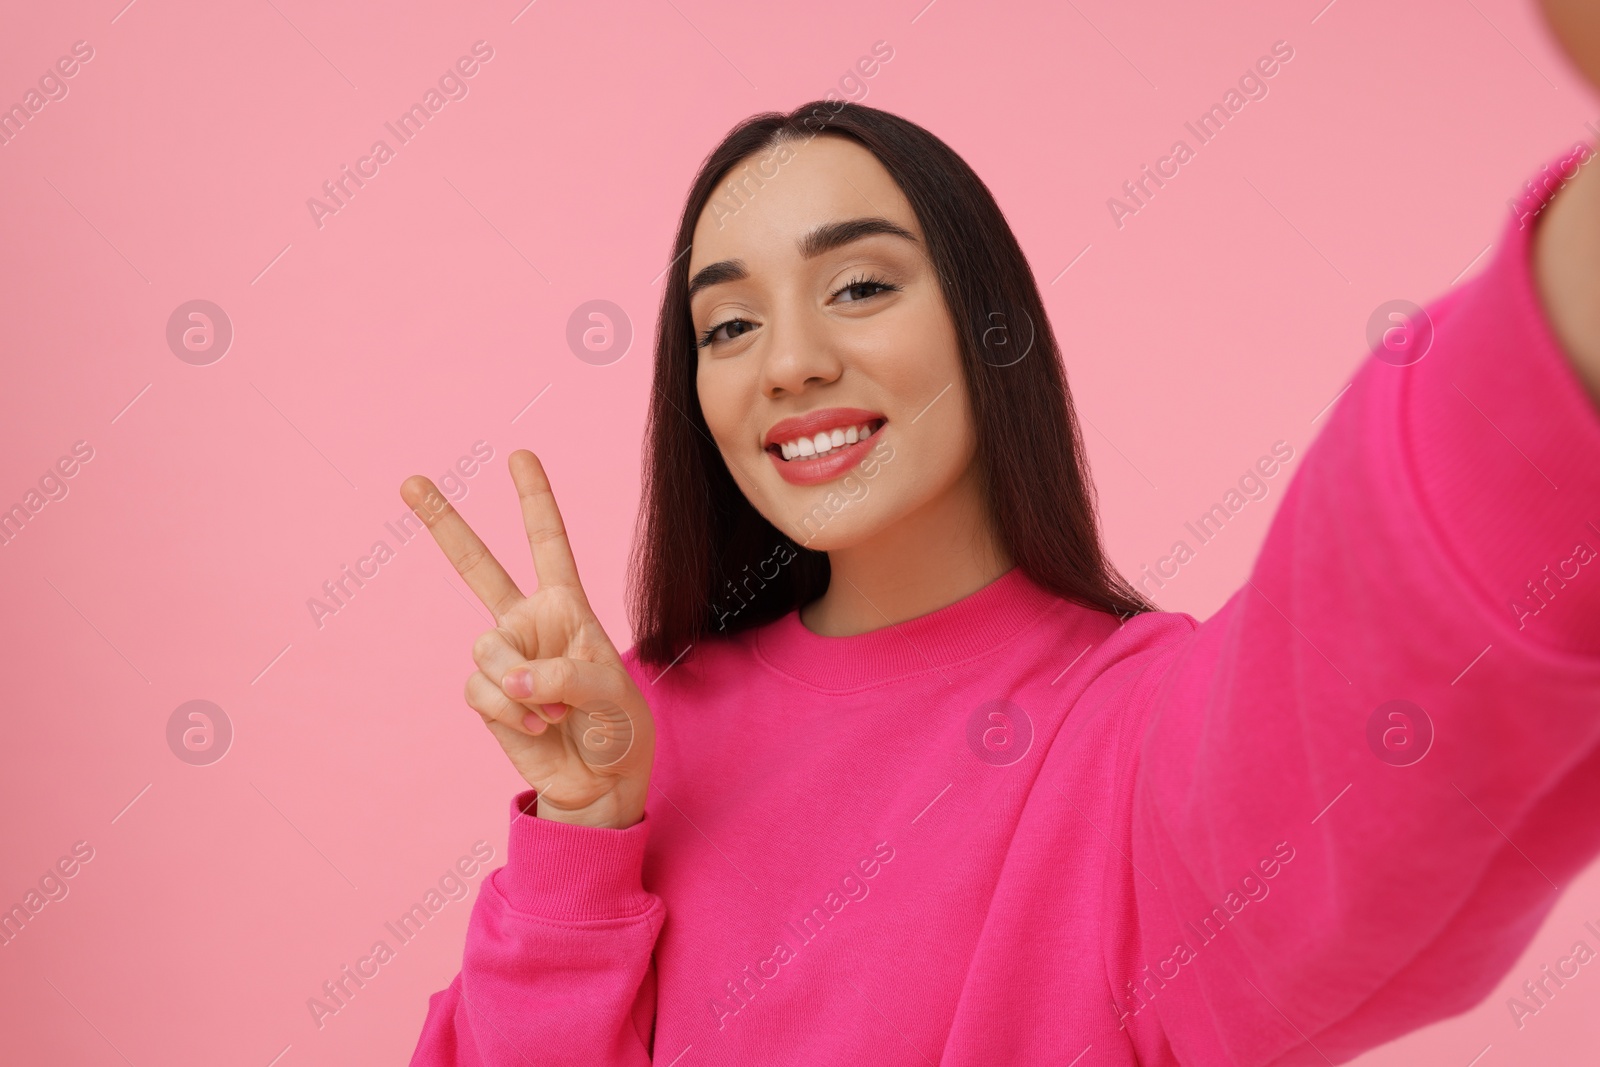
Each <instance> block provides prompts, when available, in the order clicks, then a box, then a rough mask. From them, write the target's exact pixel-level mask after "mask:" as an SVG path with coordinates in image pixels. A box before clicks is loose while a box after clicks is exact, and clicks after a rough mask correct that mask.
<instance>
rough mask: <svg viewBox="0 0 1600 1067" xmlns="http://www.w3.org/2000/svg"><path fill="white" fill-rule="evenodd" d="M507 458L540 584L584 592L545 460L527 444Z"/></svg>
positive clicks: (542, 586) (542, 587) (541, 586)
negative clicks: (545, 469) (541, 460)
mask: <svg viewBox="0 0 1600 1067" xmlns="http://www.w3.org/2000/svg"><path fill="white" fill-rule="evenodd" d="M507 462H508V463H509V465H510V467H511V480H512V481H513V482H515V483H516V485H517V496H518V497H519V498H520V499H521V501H522V525H523V526H524V527H526V528H527V530H528V547H529V548H530V549H532V551H533V569H534V571H535V572H536V573H537V574H538V575H539V588H540V589H544V588H546V587H564V588H568V589H572V590H575V591H576V592H578V593H579V594H580V595H581V594H582V593H583V586H582V584H581V583H579V581H578V563H577V561H576V560H574V559H573V558H572V546H571V545H570V544H568V543H567V528H566V525H565V524H564V523H562V521H561V509H560V508H558V507H556V496H555V493H553V492H551V490H550V479H549V478H548V477H546V476H545V473H544V464H542V463H540V462H539V457H538V456H536V455H534V454H533V453H532V452H529V451H528V450H527V449H526V448H519V449H517V450H516V451H515V452H513V453H511V457H510V459H509V460H508V461H507Z"/></svg>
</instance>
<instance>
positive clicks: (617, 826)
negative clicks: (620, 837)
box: [534, 793, 644, 830]
mask: <svg viewBox="0 0 1600 1067" xmlns="http://www.w3.org/2000/svg"><path fill="white" fill-rule="evenodd" d="M534 814H535V815H537V816H538V817H539V818H541V819H548V820H549V821H551V822H563V823H566V824H567V825H569V826H592V827H596V828H598V829H604V830H626V829H627V828H628V827H630V826H632V825H633V824H634V823H636V822H638V821H639V820H640V819H641V818H643V817H644V810H643V806H642V805H640V807H639V809H638V810H637V811H634V810H631V806H630V805H624V804H622V803H621V802H620V801H619V798H618V797H617V795H616V794H615V793H607V794H606V795H605V796H603V797H601V798H599V799H598V800H596V801H594V802H593V803H591V804H587V805H585V806H583V807H581V808H558V807H556V806H555V805H554V804H551V803H550V802H549V801H547V800H545V798H544V795H543V794H540V795H539V797H538V800H537V802H536V803H535V805H534Z"/></svg>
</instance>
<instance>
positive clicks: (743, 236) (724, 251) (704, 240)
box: [689, 134, 922, 277]
mask: <svg viewBox="0 0 1600 1067" xmlns="http://www.w3.org/2000/svg"><path fill="white" fill-rule="evenodd" d="M786 147H787V150H788V151H787V152H786V151H785V150H784V149H783V148H777V149H766V150H763V151H761V152H758V153H756V154H755V155H753V156H750V157H748V158H746V159H744V160H742V161H741V162H740V163H738V164H737V165H735V166H734V167H733V168H732V169H731V170H730V171H729V172H728V173H727V174H726V175H724V176H723V178H722V180H721V182H719V183H718V185H717V188H716V190H715V192H714V193H713V194H712V197H711V200H710V201H708V202H707V204H706V206H705V208H704V209H703V210H702V211H701V212H700V218H699V220H698V221H697V222H696V223H695V229H694V244H693V250H692V251H691V252H690V253H689V276H690V277H693V276H694V274H695V272H696V271H698V270H699V269H700V268H701V267H703V266H705V265H706V264H708V263H714V262H717V261H719V260H725V259H741V260H744V261H746V262H748V263H751V264H754V263H755V262H757V261H761V260H765V261H766V262H769V263H775V262H780V261H783V260H789V259H793V260H798V259H799V258H800V253H799V251H798V248H797V242H798V241H799V239H800V237H801V236H803V235H804V234H806V233H808V232H810V231H811V230H813V229H815V228H816V227H817V226H818V225H820V224H822V223H825V222H834V221H837V220H840V219H849V218H857V217H860V216H863V215H868V216H872V215H877V216H882V217H884V218H887V219H889V220H891V221H893V222H897V223H899V224H900V225H901V226H904V227H905V228H906V229H908V230H910V231H911V232H912V233H914V234H916V235H917V237H918V239H919V240H920V239H921V238H922V228H921V227H920V226H918V225H917V218H916V213H915V212H913V211H912V210H911V203H910V201H908V200H906V198H905V194H904V193H902V192H901V191H900V187H899V186H898V185H896V184H895V181H894V179H893V178H892V177H890V176H889V172H888V171H887V170H886V169H885V168H884V166H883V164H882V163H880V162H878V157H877V156H874V155H873V154H872V153H871V152H870V151H868V150H867V149H866V148H864V147H863V146H862V145H860V144H858V143H856V142H855V141H853V140H850V139H849V138H846V137H840V136H837V135H833V136H830V135H828V134H822V135H819V136H817V137H814V138H812V139H811V140H809V141H791V142H788V144H787V146H786ZM788 152H792V153H793V155H788ZM785 157H787V158H788V162H786V163H780V162H779V160H780V159H783V158H785ZM730 186H731V187H732V189H731V190H730Z"/></svg>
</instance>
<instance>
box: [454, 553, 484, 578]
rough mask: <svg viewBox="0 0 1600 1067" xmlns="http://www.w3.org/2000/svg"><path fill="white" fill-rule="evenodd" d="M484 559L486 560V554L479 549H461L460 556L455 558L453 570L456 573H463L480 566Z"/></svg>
mask: <svg viewBox="0 0 1600 1067" xmlns="http://www.w3.org/2000/svg"><path fill="white" fill-rule="evenodd" d="M486 558H488V557H487V554H486V553H485V552H484V551H483V549H481V548H467V549H463V550H462V552H461V554H460V555H459V556H457V557H456V558H455V568H456V570H457V571H460V572H462V573H465V572H466V571H470V570H472V569H473V568H474V567H476V566H478V565H479V564H481V563H482V562H483V561H484V560H485V559H486Z"/></svg>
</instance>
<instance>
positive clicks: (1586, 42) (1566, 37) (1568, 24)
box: [1539, 0, 1600, 89]
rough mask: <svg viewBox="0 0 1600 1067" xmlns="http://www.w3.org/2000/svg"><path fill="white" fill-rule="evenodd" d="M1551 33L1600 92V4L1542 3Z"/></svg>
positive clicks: (1575, 0)
mask: <svg viewBox="0 0 1600 1067" xmlns="http://www.w3.org/2000/svg"><path fill="white" fill-rule="evenodd" d="M1539 6H1540V7H1541V8H1542V9H1543V10H1544V17H1545V21H1546V22H1547V23H1549V25H1550V31H1551V33H1552V34H1553V35H1554V37H1555V39H1556V40H1557V41H1558V42H1560V44H1561V47H1562V49H1563V50H1565V51H1566V53H1567V56H1568V57H1569V58H1570V59H1571V60H1572V62H1573V65H1574V66H1576V67H1577V68H1578V70H1579V72H1580V73H1582V74H1583V76H1584V77H1585V78H1587V79H1589V84H1590V85H1591V86H1593V87H1594V88H1596V89H1600V4H1596V3H1594V2H1593V0H1539Z"/></svg>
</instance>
